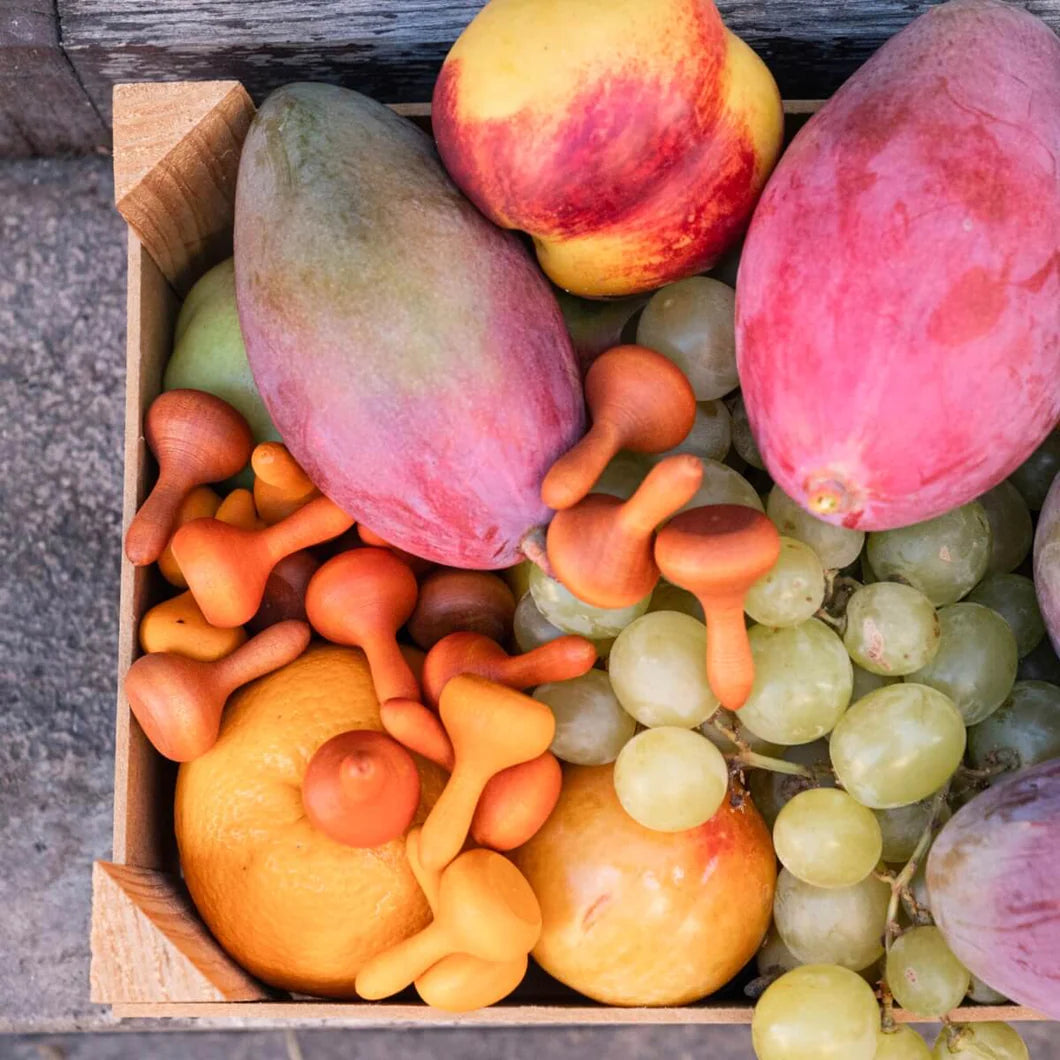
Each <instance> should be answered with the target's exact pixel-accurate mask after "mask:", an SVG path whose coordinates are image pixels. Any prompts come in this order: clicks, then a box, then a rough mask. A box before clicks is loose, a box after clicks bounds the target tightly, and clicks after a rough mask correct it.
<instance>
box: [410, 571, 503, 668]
mask: <svg viewBox="0 0 1060 1060" xmlns="http://www.w3.org/2000/svg"><path fill="white" fill-rule="evenodd" d="M514 617H515V597H514V596H513V595H512V591H511V589H510V588H509V587H508V584H507V582H505V581H504V579H503V578H501V577H499V576H498V575H496V574H490V573H489V572H488V571H476V570H439V571H434V572H433V573H432V574H428V575H427V577H426V578H424V579H423V582H422V583H421V584H420V595H419V599H418V600H417V601H416V607H415V610H414V611H413V612H412V616H411V617H410V618H409V636H410V637H411V638H412V639H413V641H415V642H416V643H417V644H418V645H419V646H420V647H421V648H422V649H423V650H424V651H429V650H430V649H431V648H432V647H434V645H435V644H437V643H438V641H440V640H441V639H442V638H443V637H445V636H448V635H449V634H450V633H455V632H458V631H466V632H471V633H483V634H485V635H486V636H487V637H491V638H492V639H493V640H497V641H503V640H507V639H508V637H509V636H510V635H511V632H512V619H513V618H514Z"/></svg>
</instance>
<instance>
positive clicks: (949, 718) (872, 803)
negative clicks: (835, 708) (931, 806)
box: [828, 684, 966, 810]
mask: <svg viewBox="0 0 1060 1060" xmlns="http://www.w3.org/2000/svg"><path fill="white" fill-rule="evenodd" d="M965 740H966V733H965V728H964V722H963V720H962V719H961V715H960V712H959V711H958V710H957V708H956V707H955V706H954V705H953V701H952V700H951V699H949V698H948V697H947V696H945V695H943V694H942V693H941V692H939V691H937V690H936V689H934V688H929V687H928V686H927V685H917V684H899V685H888V686H887V687H886V688H881V689H878V690H877V691H875V692H870V693H869V694H868V695H867V696H864V697H862V698H861V699H859V700H858V701H857V702H856V703H854V704H853V705H852V706H851V707H850V709H849V710H848V711H847V712H846V714H844V715H843V717H842V718H840V720H839V724H838V725H836V727H835V729H833V730H832V738H831V740H830V741H829V745H828V746H829V750H830V752H831V756H832V768H833V769H834V770H835V774H836V776H837V777H838V778H839V783H840V784H842V785H843V787H844V788H846V790H847V791H849V792H850V794H851V795H853V796H854V798H855V799H857V800H858V802H860V803H861V804H862V805H863V806H869V807H871V808H872V809H877V810H886V809H890V808H892V807H894V806H906V805H908V804H909V803H911V802H918V801H919V800H920V799H923V798H925V797H927V796H928V795H930V794H932V792H935V791H938V789H939V788H941V787H942V785H943V784H945V783H946V781H947V780H949V778H950V777H951V776H953V773H954V771H955V770H956V769H957V767H958V766H959V765H960V764H961V757H962V756H963V754H964V745H965Z"/></svg>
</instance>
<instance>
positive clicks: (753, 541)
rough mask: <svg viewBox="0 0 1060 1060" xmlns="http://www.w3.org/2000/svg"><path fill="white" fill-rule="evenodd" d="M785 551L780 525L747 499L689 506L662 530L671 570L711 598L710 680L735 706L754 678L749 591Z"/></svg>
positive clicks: (661, 545) (660, 558) (662, 559)
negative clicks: (747, 606) (747, 503)
mask: <svg viewBox="0 0 1060 1060" xmlns="http://www.w3.org/2000/svg"><path fill="white" fill-rule="evenodd" d="M779 555H780V535H779V533H778V532H777V528H776V527H775V526H774V525H773V524H772V523H771V522H770V521H769V519H767V518H766V516H765V515H763V514H762V513H761V512H759V511H756V510H755V509H754V508H746V507H744V506H743V505H739V504H714V505H710V506H708V507H704V508H693V509H692V510H691V511H688V512H681V513H680V515H675V516H674V518H673V519H671V520H670V522H669V523H667V524H666V526H664V527H663V528H662V529H661V530H660V531H659V533H658V534H657V535H656V538H655V561H656V563H658V565H659V569H660V570H661V571H662V573H663V575H664V576H665V577H666V579H667V580H668V581H670V582H673V584H674V585H679V586H680V587H681V588H682V589H687V590H688V591H689V592H690V593H693V594H694V595H695V596H696V598H697V599H698V600H699V602H700V603H701V604H702V605H703V613H704V615H705V616H706V623H707V680H708V681H709V682H710V687H711V689H713V691H714V694H715V695H716V696H717V697H718V699H719V700H720V701H721V705H722V706H723V707H725V708H726V709H727V710H739V708H740V707H742V706H743V705H744V703H745V702H746V701H747V697H748V696H749V695H750V693H751V686H752V685H753V684H754V662H753V660H752V658H751V645H750V643H749V642H748V639H747V627H746V625H745V623H744V615H743V603H744V597H745V596H746V594H747V590H748V589H749V588H750V587H751V585H753V584H754V583H755V582H756V581H757V580H758V579H759V578H761V577H762V575H764V574H765V573H766V572H767V571H769V570H770V568H771V567H772V566H773V564H774V563H776V561H777V557H778V556H779Z"/></svg>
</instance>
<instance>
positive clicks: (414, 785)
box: [302, 729, 420, 847]
mask: <svg viewBox="0 0 1060 1060" xmlns="http://www.w3.org/2000/svg"><path fill="white" fill-rule="evenodd" d="M419 801H420V774H419V770H418V769H417V768H416V763H415V762H414V761H413V760H412V755H410V754H409V753H408V751H406V750H405V748H404V747H402V746H401V744H399V743H398V742H397V741H396V740H395V739H393V738H392V737H390V736H387V735H386V733H383V732H376V731H374V730H371V729H357V730H352V731H350V732H343V733H339V735H338V736H333V737H332V738H331V739H330V740H328V741H327V742H326V743H324V744H322V745H321V746H320V747H319V748H318V749H317V751H316V753H315V754H314V755H313V757H312V758H311V759H310V760H309V765H308V766H307V767H306V772H305V777H304V779H303V780H302V806H303V807H304V808H305V812H306V816H307V817H308V818H309V821H310V823H311V824H312V825H313V827H314V828H319V829H320V831H322V832H324V833H325V834H326V835H329V836H330V837H331V838H332V839H334V840H335V841H336V842H338V843H343V844H345V845H346V846H351V847H377V846H381V845H382V844H383V843H389V842H390V840H392V839H397V838H398V837H399V836H401V835H404V833H405V829H406V828H408V826H409V825H410V824H411V823H412V818H413V817H414V816H415V814H416V807H417V806H418V805H419Z"/></svg>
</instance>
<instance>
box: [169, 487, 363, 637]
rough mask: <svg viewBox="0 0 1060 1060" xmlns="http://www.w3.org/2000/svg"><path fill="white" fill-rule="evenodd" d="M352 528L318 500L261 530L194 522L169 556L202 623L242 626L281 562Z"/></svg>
mask: <svg viewBox="0 0 1060 1060" xmlns="http://www.w3.org/2000/svg"><path fill="white" fill-rule="evenodd" d="M352 525H353V520H352V519H351V518H350V517H349V516H348V515H347V514H346V513H345V512H344V511H343V510H342V509H341V508H339V507H338V506H337V505H336V504H335V503H334V502H332V501H330V500H328V499H327V497H317V498H316V500H313V501H310V502H309V503H308V504H307V505H306V506H305V507H304V508H299V509H298V511H296V512H295V513H294V514H293V515H289V516H288V517H287V518H286V519H284V520H282V521H281V522H278V523H274V524H273V525H272V526H266V527H264V528H263V529H261V530H242V529H240V528H239V527H236V526H230V525H228V524H227V523H223V522H221V521H219V520H218V519H195V520H193V521H192V522H190V523H187V524H186V525H184V526H182V527H181V528H180V529H179V530H178V531H177V533H176V536H175V537H174V538H173V555H174V556H175V557H176V559H177V562H178V563H179V564H180V569H181V570H182V571H183V572H184V577H185V578H187V580H188V588H189V589H190V590H191V592H192V595H193V596H194V597H195V601H196V603H198V605H199V607H201V608H202V613H203V614H204V615H205V616H206V620H207V621H208V622H209V623H210V624H211V625H213V626H242V625H244V624H246V623H247V622H249V621H250V620H251V618H253V617H254V614H255V612H256V611H257V610H258V607H259V606H260V604H261V601H262V597H263V596H264V595H265V586H266V584H267V582H268V580H269V575H270V574H271V573H272V570H273V568H274V567H275V566H276V564H277V563H279V562H280V560H281V559H283V558H284V557H285V556H290V555H292V554H293V553H295V552H299V551H301V550H302V549H305V548H309V547H311V546H312V545H315V544H318V543H319V542H321V541H327V540H329V539H330V538H333V537H337V536H338V535H339V534H341V533H342V532H343V531H344V530H347V529H348V528H349V527H351V526H352Z"/></svg>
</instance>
